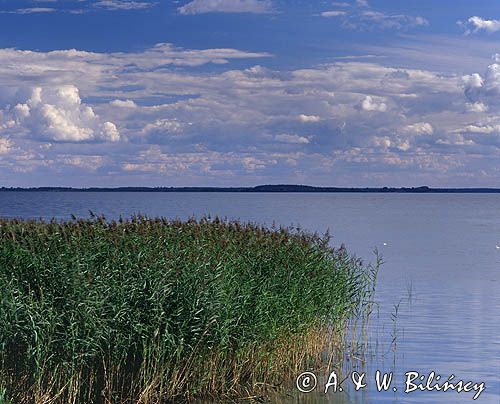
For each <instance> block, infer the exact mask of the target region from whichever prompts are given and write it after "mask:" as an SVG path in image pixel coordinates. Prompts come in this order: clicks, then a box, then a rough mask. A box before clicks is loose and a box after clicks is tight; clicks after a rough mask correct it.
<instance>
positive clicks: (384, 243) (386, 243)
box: [384, 243, 498, 248]
mask: <svg viewBox="0 0 500 404" xmlns="http://www.w3.org/2000/svg"><path fill="white" fill-rule="evenodd" d="M384 245H387V243H384ZM497 248H498V246H497Z"/></svg>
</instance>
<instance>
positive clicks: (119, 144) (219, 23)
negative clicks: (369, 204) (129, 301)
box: [0, 0, 500, 187]
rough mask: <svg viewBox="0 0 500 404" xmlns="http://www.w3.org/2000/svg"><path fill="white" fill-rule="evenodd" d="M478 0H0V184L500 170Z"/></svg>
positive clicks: (498, 25) (430, 179)
mask: <svg viewBox="0 0 500 404" xmlns="http://www.w3.org/2000/svg"><path fill="white" fill-rule="evenodd" d="M499 39H500V6H498V5H496V6H495V4H494V2H491V1H474V2H471V1H469V0H461V1H453V2H451V1H439V2H436V1H430V0H413V1H410V0H405V1H401V0H400V1H376V0H372V1H362V0H358V1H350V0H349V1H348V0H346V1H299V0H294V1H286V2H285V1H280V0H191V1H190V0H179V1H163V0H158V1H154V2H153V1H143V0H134V1H132V0H50V1H49V0H37V1H35V0H0V186H1V185H3V186H133V185H147V186H191V185H207V186H209V185H213V186H233V185H257V184H263V183H301V184H311V185H329V186H418V185H430V186H443V187H460V186H465V187H482V186H491V187H500V164H499V161H500V158H499V157H500V115H499V112H500V56H498V55H497V53H500V45H499V43H500V42H499Z"/></svg>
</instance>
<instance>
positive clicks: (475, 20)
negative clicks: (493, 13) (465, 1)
mask: <svg viewBox="0 0 500 404" xmlns="http://www.w3.org/2000/svg"><path fill="white" fill-rule="evenodd" d="M458 24H459V25H461V26H462V27H463V28H464V29H465V34H466V35H470V34H475V33H476V32H478V31H486V32H489V33H493V32H497V31H499V30H500V20H485V19H484V18H481V17H478V16H473V17H470V18H469V19H468V20H467V21H466V22H463V21H458Z"/></svg>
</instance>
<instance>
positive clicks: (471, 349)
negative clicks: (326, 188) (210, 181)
mask: <svg viewBox="0 0 500 404" xmlns="http://www.w3.org/2000/svg"><path fill="white" fill-rule="evenodd" d="M89 209H90V210H92V211H94V212H96V213H104V214H105V215H106V216H108V217H114V218H117V217H119V216H120V215H124V216H129V215H131V214H133V213H137V212H142V213H144V214H147V215H150V216H154V215H163V216H169V217H182V218H185V217H188V216H191V215H196V216H200V215H203V214H211V215H220V216H227V217H230V218H241V219H243V220H253V221H258V222H265V223H268V224H272V223H273V222H276V223H278V224H283V225H289V224H292V223H294V224H300V225H301V226H302V227H303V228H307V229H310V230H315V231H320V232H325V231H326V230H327V229H330V230H331V232H332V234H333V235H334V242H335V243H338V244H340V242H344V243H345V244H346V245H347V246H348V248H349V249H350V250H351V251H353V252H356V253H357V254H358V255H359V256H361V257H363V258H365V259H367V260H373V258H374V257H373V254H372V250H373V248H374V247H378V249H379V251H380V252H381V253H382V255H383V258H384V261H385V264H384V265H383V266H382V269H381V271H380V273H379V278H378V285H377V291H376V301H377V303H378V305H377V307H376V309H375V310H374V312H373V314H372V318H371V323H370V327H369V338H368V346H367V347H366V351H365V358H364V359H365V360H364V361H361V360H359V358H355V357H351V358H349V361H345V362H344V363H343V364H340V363H339V364H337V366H338V368H337V369H331V370H337V371H339V372H340V371H341V370H342V371H343V372H344V375H347V374H348V372H349V371H350V370H356V371H358V372H362V371H365V372H366V378H367V383H368V385H367V387H366V388H363V389H361V390H359V391H354V389H353V387H352V384H347V385H346V386H345V387H346V389H345V390H344V392H342V393H341V392H337V393H335V394H334V393H329V394H324V393H322V392H320V389H319V387H318V389H317V390H315V391H314V392H312V393H308V394H306V393H300V392H299V391H298V390H297V389H296V388H295V386H294V385H293V384H292V385H290V388H289V389H287V393H286V394H284V395H280V396H273V397H272V401H274V402H277V403H278V402H283V403H290V402H300V403H317V404H319V403H379V402H380V403H384V402H401V403H427V402H428V403H431V402H432V403H436V402H439V403H443V402H444V403H462V402H471V401H472V396H473V395H474V393H473V392H468V393H466V392H463V393H460V394H457V393H456V392H454V391H448V392H446V393H444V392H436V391H433V392H420V391H418V392H413V393H411V394H405V393H404V392H403V389H404V386H403V385H404V379H405V376H404V374H405V372H407V371H417V372H419V373H420V374H424V375H428V374H429V373H430V372H432V371H435V372H436V373H437V374H440V375H441V376H442V378H443V379H446V378H448V377H449V376H450V375H451V374H453V375H455V378H456V380H458V379H462V380H464V381H469V380H470V381H473V382H484V383H485V385H486V390H485V391H484V392H483V393H482V394H481V395H480V397H479V398H478V399H477V400H476V401H475V402H478V403H492V404H498V403H499V397H500V382H499V375H500V337H499V335H500V321H499V320H500V318H499V313H500V292H499V289H500V283H499V282H500V277H499V269H500V248H496V246H499V245H500V195H495V194H489V195H477V194H424V195H419V194H413V195H408V194H228V193H224V194H212V193H202V194H195V193H166V194H162V193H143V194H142V193H95V194H94V193H0V216H23V217H40V216H42V217H53V216H55V217H57V218H61V219H68V218H69V217H70V214H75V215H77V216H88V210H89ZM354 356H356V355H354ZM305 370H307V369H304V371H305ZM376 370H380V371H381V372H391V371H392V372H394V383H393V385H394V386H395V387H397V388H398V391H397V392H394V391H391V390H389V391H386V392H378V391H376V386H375V382H374V377H375V372H376ZM320 384H321V382H320Z"/></svg>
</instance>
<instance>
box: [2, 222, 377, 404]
mask: <svg viewBox="0 0 500 404" xmlns="http://www.w3.org/2000/svg"><path fill="white" fill-rule="evenodd" d="M372 287H373V282H372V277H371V276H370V270H369V269H368V268H366V267H365V266H364V265H363V264H362V263H361V261H360V260H358V259H356V258H354V257H352V256H350V255H349V254H348V253H347V252H346V250H345V248H343V247H341V248H339V249H335V248H332V247H331V246H330V245H329V236H328V235H325V236H319V235H317V234H309V233H306V232H304V231H302V230H297V229H291V228H272V229H270V228H266V227H264V226H260V225H257V224H253V223H240V222H238V221H227V220H220V219H218V218H215V219H210V218H202V219H200V220H195V219H190V220H187V221H180V220H167V219H164V218H154V219H150V218H147V217H142V216H135V217H132V218H131V219H128V220H119V221H107V220H105V219H104V218H103V217H95V216H93V217H91V218H90V219H88V220H77V219H73V220H72V221H69V222H57V221H55V220H52V221H50V222H44V221H35V220H0V291H1V295H0V402H2V403H3V402H10V401H12V402H16V403H18V402H19V403H23V402H26V403H28V402H29V403H33V402H34V403H59V402H60V403H88V402H95V403H99V402H102V403H118V402H127V403H160V402H164V401H165V400H167V399H168V400H170V399H176V398H179V399H189V398H192V397H197V396H203V395H227V396H234V395H240V396H242V395H248V394H252V392H253V391H255V389H256V388H258V386H271V385H272V386H276V385H278V384H280V383H281V382H283V381H284V380H285V378H286V377H288V375H291V374H292V373H291V372H294V371H296V370H297V369H303V368H304V367H305V366H309V365H312V364H315V363H317V362H318V361H319V360H320V359H318V358H320V357H321V353H322V352H324V349H325V346H329V345H331V341H333V340H334V339H335V338H336V337H338V336H339V333H340V332H341V330H342V329H343V328H344V326H345V324H346V322H347V320H348V319H350V318H352V317H353V316H357V315H359V313H360V312H362V311H363V302H364V300H365V299H366V296H367V295H370V296H371V291H372Z"/></svg>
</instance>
